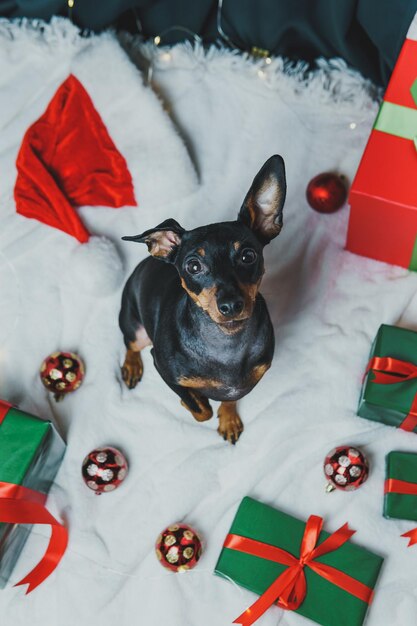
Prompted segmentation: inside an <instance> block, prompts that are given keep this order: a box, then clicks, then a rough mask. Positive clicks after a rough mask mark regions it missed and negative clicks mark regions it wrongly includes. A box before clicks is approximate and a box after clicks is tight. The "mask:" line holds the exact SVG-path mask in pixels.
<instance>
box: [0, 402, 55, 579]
mask: <svg viewBox="0 0 417 626" xmlns="http://www.w3.org/2000/svg"><path fill="white" fill-rule="evenodd" d="M64 452H65V444H64V442H63V440H62V439H61V437H60V436H59V435H58V433H57V431H56V430H55V428H54V426H53V425H52V423H51V422H49V421H45V420H41V419H39V418H38V417H35V416H34V415H30V414H29V413H25V412H24V411H21V410H20V409H17V408H15V407H11V406H10V405H9V404H8V403H6V402H3V401H1V400H0V482H1V483H9V484H13V485H22V486H24V487H27V488H29V489H32V490H34V491H37V492H40V493H42V494H47V493H48V491H49V488H50V486H51V484H52V482H53V479H54V477H55V475H56V473H57V471H58V468H59V466H60V464H61V461H62V458H63V456H64ZM0 512H1V507H0ZM30 529H31V526H29V525H26V524H9V523H0V588H3V587H4V586H5V585H6V583H7V581H8V579H9V576H10V574H11V572H12V570H13V568H14V566H15V564H16V562H17V560H18V558H19V555H20V553H21V551H22V549H23V546H24V544H25V542H26V539H27V538H28V535H29V532H30Z"/></svg>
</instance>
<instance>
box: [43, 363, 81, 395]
mask: <svg viewBox="0 0 417 626" xmlns="http://www.w3.org/2000/svg"><path fill="white" fill-rule="evenodd" d="M84 373H85V369H84V363H83V362H82V360H81V359H80V357H79V356H78V355H77V354H74V353H73V352H53V353H52V354H50V355H49V356H47V357H46V359H44V361H43V362H42V365H41V369H40V377H41V381H42V382H43V384H44V385H45V387H46V388H47V390H48V391H50V392H51V393H53V394H54V397H55V400H56V401H57V402H58V401H59V400H62V399H63V397H64V396H65V395H66V394H67V393H71V392H72V391H75V390H76V389H78V387H79V386H80V385H81V383H82V381H83V378H84Z"/></svg>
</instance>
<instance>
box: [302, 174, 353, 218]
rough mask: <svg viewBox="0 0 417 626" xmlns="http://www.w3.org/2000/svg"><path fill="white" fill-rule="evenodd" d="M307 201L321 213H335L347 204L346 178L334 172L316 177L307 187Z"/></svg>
mask: <svg viewBox="0 0 417 626" xmlns="http://www.w3.org/2000/svg"><path fill="white" fill-rule="evenodd" d="M306 196H307V201H308V203H309V205H310V206H311V208H312V209H314V210H315V211H318V212H319V213H334V212H335V211H338V210H339V209H340V208H341V207H342V206H343V205H344V203H345V202H346V198H347V189H346V185H345V182H344V177H343V176H339V175H338V174H333V173H332V172H326V173H324V174H319V175H318V176H315V177H314V178H313V179H312V180H311V181H310V182H309V183H308V186H307V190H306Z"/></svg>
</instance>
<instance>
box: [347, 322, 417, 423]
mask: <svg viewBox="0 0 417 626" xmlns="http://www.w3.org/2000/svg"><path fill="white" fill-rule="evenodd" d="M372 357H392V358H394V359H399V360H401V361H407V362H410V363H413V364H415V365H417V333H416V332H413V331H411V330H407V329H405V328H398V327H396V326H388V325H386V324H383V325H382V326H381V327H380V328H379V330H378V333H377V335H376V338H375V341H374V343H373V345H372V349H371V354H370V358H372ZM374 379H375V374H374V372H372V371H369V372H368V373H367V374H366V376H365V380H364V384H363V386H362V392H361V396H360V400H359V408H358V415H360V416H361V417H364V418H365V419H369V420H373V421H375V422H381V423H383V424H387V425H388V426H395V427H396V428H399V427H400V426H401V424H402V423H403V421H404V419H405V418H406V416H407V415H408V414H409V412H410V409H411V407H412V405H413V401H414V399H415V397H416V394H417V378H413V379H410V380H402V379H401V378H398V381H399V382H398V383H390V384H379V383H375V382H372V381H373V380H374ZM394 380H395V379H394ZM413 432H417V427H416V428H414V430H413Z"/></svg>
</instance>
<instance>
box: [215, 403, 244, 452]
mask: <svg viewBox="0 0 417 626" xmlns="http://www.w3.org/2000/svg"><path fill="white" fill-rule="evenodd" d="M218 417H219V427H218V429H217V432H218V433H219V435H220V436H221V437H223V439H224V440H225V441H228V442H229V443H231V444H233V445H234V444H235V443H236V441H237V440H238V439H239V437H240V435H241V434H242V432H243V423H242V420H241V419H240V417H239V415H238V412H237V411H236V402H222V403H221V405H220V408H219V412H218Z"/></svg>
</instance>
